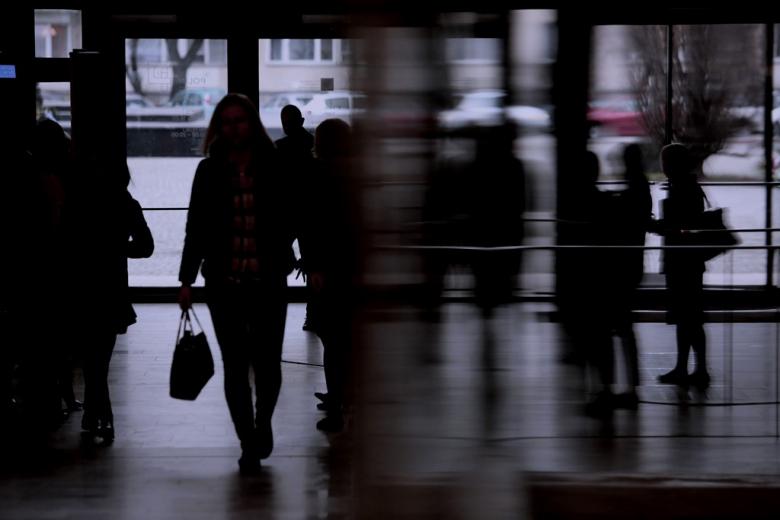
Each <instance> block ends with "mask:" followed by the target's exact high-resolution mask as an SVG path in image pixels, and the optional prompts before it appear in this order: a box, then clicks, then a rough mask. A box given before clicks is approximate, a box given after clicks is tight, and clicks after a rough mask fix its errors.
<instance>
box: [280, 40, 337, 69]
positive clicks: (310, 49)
mask: <svg viewBox="0 0 780 520" xmlns="http://www.w3.org/2000/svg"><path fill="white" fill-rule="evenodd" d="M267 42H268V43H267V45H266V60H267V61H268V62H269V63H274V64H317V63H338V62H342V61H344V59H343V56H341V54H340V52H341V49H342V45H341V40H334V39H331V38H325V39H310V38H309V39H272V40H267Z"/></svg>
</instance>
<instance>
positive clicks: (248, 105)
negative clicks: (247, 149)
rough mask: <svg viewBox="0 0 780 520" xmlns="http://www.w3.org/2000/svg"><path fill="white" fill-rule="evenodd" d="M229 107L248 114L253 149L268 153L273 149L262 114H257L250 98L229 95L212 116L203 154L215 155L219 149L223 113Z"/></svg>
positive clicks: (218, 105) (218, 104) (240, 95)
mask: <svg viewBox="0 0 780 520" xmlns="http://www.w3.org/2000/svg"><path fill="white" fill-rule="evenodd" d="M229 107H240V108H241V109H243V110H244V112H246V115H247V118H248V120H249V125H250V126H251V130H252V136H251V137H250V142H251V145H250V146H251V147H252V148H253V149H254V150H255V151H266V150H269V149H273V147H274V143H273V141H271V138H270V137H268V133H267V132H266V131H265V127H264V126H263V123H262V122H261V121H260V114H259V113H258V112H257V108H256V107H255V104H254V103H252V100H250V99H249V98H248V97H246V96H245V95H244V94H235V93H232V94H228V95H226V96H225V97H223V98H222V99H221V100H220V101H219V103H217V106H216V108H214V113H213V114H212V116H211V121H210V122H209V127H208V130H207V131H206V139H205V140H204V141H203V154H204V155H213V154H214V153H215V152H216V151H217V149H216V148H215V145H216V147H217V148H218V147H219V138H220V132H222V113H223V112H224V111H225V109H227V108H229Z"/></svg>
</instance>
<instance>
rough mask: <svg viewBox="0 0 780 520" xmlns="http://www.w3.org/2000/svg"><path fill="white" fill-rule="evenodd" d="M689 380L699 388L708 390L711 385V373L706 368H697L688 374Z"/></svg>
mask: <svg viewBox="0 0 780 520" xmlns="http://www.w3.org/2000/svg"><path fill="white" fill-rule="evenodd" d="M688 382H689V383H690V385H691V386H693V387H694V388H696V389H698V390H706V389H707V388H709V387H710V374H709V373H708V372H707V371H706V370H697V371H696V372H694V373H693V374H691V375H690V376H688Z"/></svg>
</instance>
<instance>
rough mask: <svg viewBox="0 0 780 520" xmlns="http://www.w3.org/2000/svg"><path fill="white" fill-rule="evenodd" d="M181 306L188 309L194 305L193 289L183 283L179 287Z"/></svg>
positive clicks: (184, 309)
mask: <svg viewBox="0 0 780 520" xmlns="http://www.w3.org/2000/svg"><path fill="white" fill-rule="evenodd" d="M179 307H181V310H183V311H186V310H189V309H190V307H192V289H191V288H190V286H189V285H186V284H183V285H182V286H181V289H179Z"/></svg>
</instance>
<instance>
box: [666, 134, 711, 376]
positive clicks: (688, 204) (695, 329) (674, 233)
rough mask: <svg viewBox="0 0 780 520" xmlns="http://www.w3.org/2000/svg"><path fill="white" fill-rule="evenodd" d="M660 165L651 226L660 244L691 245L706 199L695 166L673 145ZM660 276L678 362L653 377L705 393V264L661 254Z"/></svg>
mask: <svg viewBox="0 0 780 520" xmlns="http://www.w3.org/2000/svg"><path fill="white" fill-rule="evenodd" d="M661 166H662V168H663V172H664V174H665V175H666V177H667V178H668V179H669V194H668V196H667V197H666V199H664V201H663V203H662V206H661V210H662V215H661V217H662V218H661V219H660V220H658V221H656V222H655V223H654V224H653V228H654V230H655V231H656V232H658V233H659V234H660V235H662V236H663V237H664V242H665V245H668V246H685V245H692V241H691V240H690V237H689V235H688V234H687V233H686V230H690V229H696V228H697V222H698V221H699V218H700V217H701V214H702V213H703V212H704V204H705V199H706V196H705V194H704V191H703V190H702V188H701V186H699V183H698V181H697V179H696V169H697V167H698V166H699V165H698V164H697V163H696V161H695V159H694V157H693V155H692V154H691V152H690V150H689V149H688V148H687V147H685V146H684V145H682V144H678V143H674V144H670V145H667V146H665V147H664V148H663V149H662V150H661ZM663 258H664V263H663V267H664V273H665V274H666V290H667V297H668V314H667V320H668V322H669V323H672V324H675V325H676V336H677V363H676V365H675V366H674V368H673V369H672V370H671V371H669V372H667V373H665V374H662V375H660V376H659V377H658V382H659V383H662V384H674V385H679V386H687V385H689V384H691V385H693V386H695V387H697V388H701V389H704V388H707V387H708V386H709V384H710V375H709V372H708V371H707V344H706V342H707V340H706V336H705V333H704V281H703V277H704V271H705V263H704V260H703V258H702V257H701V255H700V254H699V253H698V252H697V251H696V250H695V249H690V250H686V249H667V250H665V251H664V257H663ZM691 350H693V352H694V354H695V360H696V368H695V370H694V372H693V373H692V374H690V375H689V374H688V356H689V353H690V351H691Z"/></svg>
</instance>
